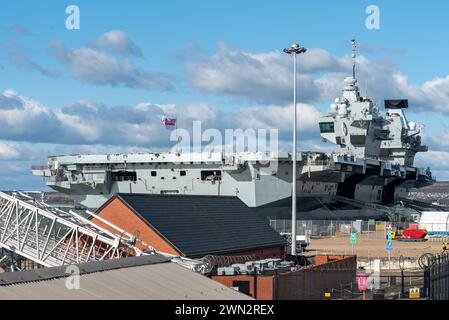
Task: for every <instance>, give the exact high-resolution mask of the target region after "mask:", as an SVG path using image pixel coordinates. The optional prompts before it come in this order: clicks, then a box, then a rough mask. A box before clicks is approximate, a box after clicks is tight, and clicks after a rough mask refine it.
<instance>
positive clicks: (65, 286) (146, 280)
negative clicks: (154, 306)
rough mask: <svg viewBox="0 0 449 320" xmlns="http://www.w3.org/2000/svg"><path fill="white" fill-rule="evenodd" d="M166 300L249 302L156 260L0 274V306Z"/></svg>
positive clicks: (146, 258) (156, 257)
mask: <svg viewBox="0 0 449 320" xmlns="http://www.w3.org/2000/svg"><path fill="white" fill-rule="evenodd" d="M74 267H76V269H74ZM74 270H79V281H78V280H74V279H75V278H74V275H75V273H74ZM171 299H175V300H247V299H251V298H250V297H248V296H247V295H244V294H243V293H240V292H237V291H235V290H233V289H230V288H228V287H226V286H224V285H222V284H220V283H218V282H215V281H213V280H211V279H209V278H207V277H205V276H203V275H200V274H198V273H195V272H193V271H191V270H188V269H186V268H184V267H182V266H180V265H178V264H176V263H173V262H170V260H168V259H166V258H164V257H162V256H159V255H147V256H140V257H130V258H123V259H118V260H105V261H95V262H88V263H83V264H78V265H75V266H61V267H53V268H42V269H36V270H30V271H20V272H7V273H2V274H0V300H171Z"/></svg>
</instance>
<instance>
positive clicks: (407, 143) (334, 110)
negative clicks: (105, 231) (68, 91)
mask: <svg viewBox="0 0 449 320" xmlns="http://www.w3.org/2000/svg"><path fill="white" fill-rule="evenodd" d="M354 48H355V43H353V74H352V77H348V78H346V79H345V80H344V87H343V92H342V96H341V97H340V98H337V99H335V100H334V102H333V103H332V104H331V105H330V109H329V111H328V113H327V114H326V115H324V116H322V117H321V119H320V121H319V124H318V125H319V128H320V134H321V137H322V139H323V140H324V141H328V142H331V143H334V144H335V145H336V149H335V151H333V152H330V153H326V152H309V151H308V152H300V153H299V154H298V156H297V159H298V160H297V163H296V166H297V173H298V176H297V182H296V183H297V198H298V206H297V207H298V211H300V212H304V211H310V210H313V209H316V208H318V207H320V206H330V205H332V204H335V203H336V202H338V201H337V200H336V199H338V197H344V198H345V199H353V200H355V201H359V202H363V203H373V204H384V205H389V204H392V203H394V202H395V201H396V200H397V199H400V198H404V197H407V195H408V193H409V191H410V189H412V188H415V189H416V188H420V187H423V186H426V185H429V184H432V183H433V179H432V175H431V172H430V169H428V168H427V169H425V168H418V167H416V166H414V158H415V155H416V153H418V152H427V151H428V148H427V146H425V145H423V144H422V142H421V136H420V134H421V132H422V130H423V126H422V125H420V124H418V123H416V122H413V121H408V119H407V118H406V115H405V112H404V111H405V109H407V108H408V101H407V100H404V99H399V100H385V109H386V112H385V114H383V113H382V112H381V111H380V107H379V106H378V105H376V104H375V103H374V102H373V101H372V100H371V99H370V98H369V97H365V96H362V95H361V94H360V90H359V88H358V86H357V79H356V74H355V51H354ZM267 164H268V165H267ZM267 168H268V169H267ZM32 172H33V174H34V175H37V176H42V177H44V178H45V180H46V184H47V186H49V187H51V188H52V189H54V190H56V191H59V192H62V193H65V194H68V195H70V196H71V197H72V198H73V199H74V200H75V201H77V202H78V203H80V204H81V205H83V206H86V207H88V208H98V207H100V206H101V205H102V204H103V203H104V202H105V201H106V200H108V199H109V198H110V197H112V195H114V194H116V193H142V194H179V195H183V194H185V195H221V196H238V197H239V198H240V199H241V200H242V201H243V202H244V203H245V204H246V205H248V206H249V207H254V208H258V209H260V211H261V212H265V213H266V214H267V215H271V216H273V215H274V216H276V215H278V214H283V213H286V212H287V210H288V206H289V205H288V204H289V203H290V201H291V192H292V186H291V181H292V178H291V174H292V157H291V154H289V153H282V152H270V151H268V152H239V153H226V152H209V153H207V154H204V153H193V152H188V153H186V152H166V153H132V154H77V155H63V156H50V157H49V158H48V165H47V166H44V167H39V166H33V168H32Z"/></svg>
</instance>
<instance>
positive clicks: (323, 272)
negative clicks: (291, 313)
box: [211, 255, 357, 300]
mask: <svg viewBox="0 0 449 320" xmlns="http://www.w3.org/2000/svg"><path fill="white" fill-rule="evenodd" d="M311 259H312V261H313V263H312V264H311V265H308V266H305V267H303V268H301V269H299V270H296V271H288V272H280V273H276V274H256V275H254V274H236V275H213V276H212V277H211V278H212V279H213V280H215V281H217V282H220V283H221V284H224V285H225V286H228V287H233V288H238V290H239V291H241V292H243V293H245V294H248V295H250V296H251V297H253V298H256V299H258V300H321V299H325V293H326V292H332V289H339V288H341V286H342V285H347V284H350V283H352V282H354V280H355V277H356V271H357V259H356V257H355V256H337V255H333V256H328V255H319V256H315V257H312V258H311Z"/></svg>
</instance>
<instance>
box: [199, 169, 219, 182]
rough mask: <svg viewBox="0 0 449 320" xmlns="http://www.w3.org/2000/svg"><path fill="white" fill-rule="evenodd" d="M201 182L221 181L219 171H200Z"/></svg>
mask: <svg viewBox="0 0 449 320" xmlns="http://www.w3.org/2000/svg"><path fill="white" fill-rule="evenodd" d="M201 180H202V181H215V180H221V171H209V170H205V171H201Z"/></svg>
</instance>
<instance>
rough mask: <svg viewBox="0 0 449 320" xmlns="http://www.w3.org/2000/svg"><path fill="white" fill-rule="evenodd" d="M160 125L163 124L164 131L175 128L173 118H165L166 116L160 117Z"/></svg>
mask: <svg viewBox="0 0 449 320" xmlns="http://www.w3.org/2000/svg"><path fill="white" fill-rule="evenodd" d="M162 123H163V124H164V126H165V128H166V129H172V128H173V127H175V126H176V119H175V118H167V117H166V116H164V117H162Z"/></svg>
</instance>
